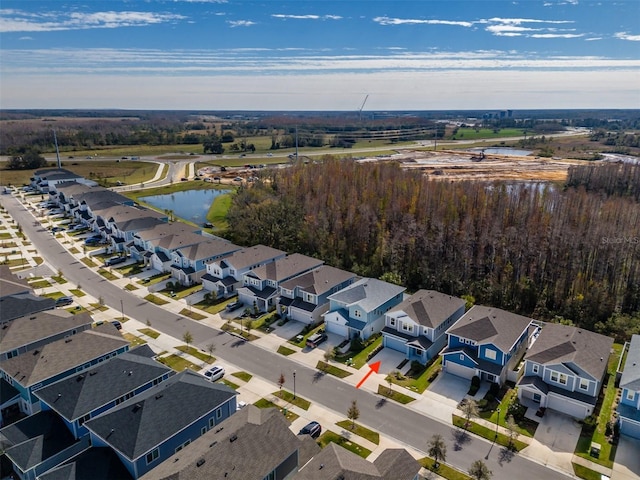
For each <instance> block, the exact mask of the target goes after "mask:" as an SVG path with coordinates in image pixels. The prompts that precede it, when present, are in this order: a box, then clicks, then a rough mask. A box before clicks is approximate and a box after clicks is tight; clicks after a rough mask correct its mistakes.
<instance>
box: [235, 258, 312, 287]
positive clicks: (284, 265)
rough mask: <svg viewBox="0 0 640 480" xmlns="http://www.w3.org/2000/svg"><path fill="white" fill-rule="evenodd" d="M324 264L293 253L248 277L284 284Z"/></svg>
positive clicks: (261, 267) (263, 266) (258, 268)
mask: <svg viewBox="0 0 640 480" xmlns="http://www.w3.org/2000/svg"><path fill="white" fill-rule="evenodd" d="M323 263H324V262H323V261H322V260H318V259H317V258H312V257H308V256H306V255H302V254H300V253H293V254H291V255H288V256H286V257H285V258H280V259H278V260H276V261H275V262H269V263H267V264H266V265H262V266H260V267H257V268H255V269H253V270H251V272H249V274H248V275H252V276H255V277H256V278H259V279H261V280H267V279H268V280H275V281H276V282H284V281H286V280H289V279H290V278H293V277H295V276H296V275H300V274H302V273H304V272H306V271H308V270H311V269H312V268H316V267H319V266H320V265H322V264H323Z"/></svg>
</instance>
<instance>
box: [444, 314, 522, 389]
mask: <svg viewBox="0 0 640 480" xmlns="http://www.w3.org/2000/svg"><path fill="white" fill-rule="evenodd" d="M531 322H532V320H531V319H530V318H527V317H523V316H522V315H517V314H515V313H511V312H507V311H505V310H500V309H498V308H492V307H485V306H482V305H474V306H473V307H471V309H470V310H469V311H468V312H467V313H465V314H464V315H463V316H462V318H461V319H460V320H458V321H457V322H456V323H454V324H453V326H452V327H451V328H449V330H447V332H446V333H447V347H446V349H445V350H444V351H443V353H442V354H441V355H442V370H443V371H444V372H447V373H451V374H453V375H457V376H459V377H462V378H467V379H471V378H472V377H474V376H477V377H480V379H481V380H487V381H489V382H493V383H498V384H500V385H502V384H503V383H504V382H505V381H506V379H507V372H508V371H509V370H513V369H514V368H515V367H516V366H517V364H518V362H519V361H520V359H521V358H522V356H523V355H524V352H525V350H526V348H527V345H528V339H529V335H530V330H531Z"/></svg>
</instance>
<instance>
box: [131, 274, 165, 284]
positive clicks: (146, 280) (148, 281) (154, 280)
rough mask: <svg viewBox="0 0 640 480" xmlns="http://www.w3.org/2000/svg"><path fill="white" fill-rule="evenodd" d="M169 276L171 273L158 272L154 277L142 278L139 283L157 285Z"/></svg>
mask: <svg viewBox="0 0 640 480" xmlns="http://www.w3.org/2000/svg"><path fill="white" fill-rule="evenodd" d="M169 277H171V274H170V273H158V274H156V275H154V276H153V277H148V278H144V279H142V280H140V281H139V282H138V283H139V284H141V285H155V284H156V283H160V282H162V281H164V280H166V279H167V278H169Z"/></svg>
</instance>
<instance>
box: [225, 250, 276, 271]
mask: <svg viewBox="0 0 640 480" xmlns="http://www.w3.org/2000/svg"><path fill="white" fill-rule="evenodd" d="M283 255H286V252H284V251H282V250H278V249H276V248H271V247H267V246H266V245H256V246H254V247H247V248H243V249H242V250H238V251H236V252H233V254H232V255H231V256H230V257H227V258H226V259H225V260H224V261H225V262H227V263H228V264H229V265H230V266H232V267H233V268H234V269H236V270H243V269H245V268H248V267H252V266H254V265H260V264H262V263H264V262H268V261H271V260H272V259H274V258H276V257H281V256H283Z"/></svg>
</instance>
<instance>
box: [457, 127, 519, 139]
mask: <svg viewBox="0 0 640 480" xmlns="http://www.w3.org/2000/svg"><path fill="white" fill-rule="evenodd" d="M519 136H522V130H521V129H518V128H501V129H497V131H496V132H494V131H493V129H491V128H479V129H478V131H477V132H476V131H475V129H474V128H462V127H461V128H458V133H457V134H456V135H455V136H454V137H452V140H477V139H481V138H502V137H519Z"/></svg>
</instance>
